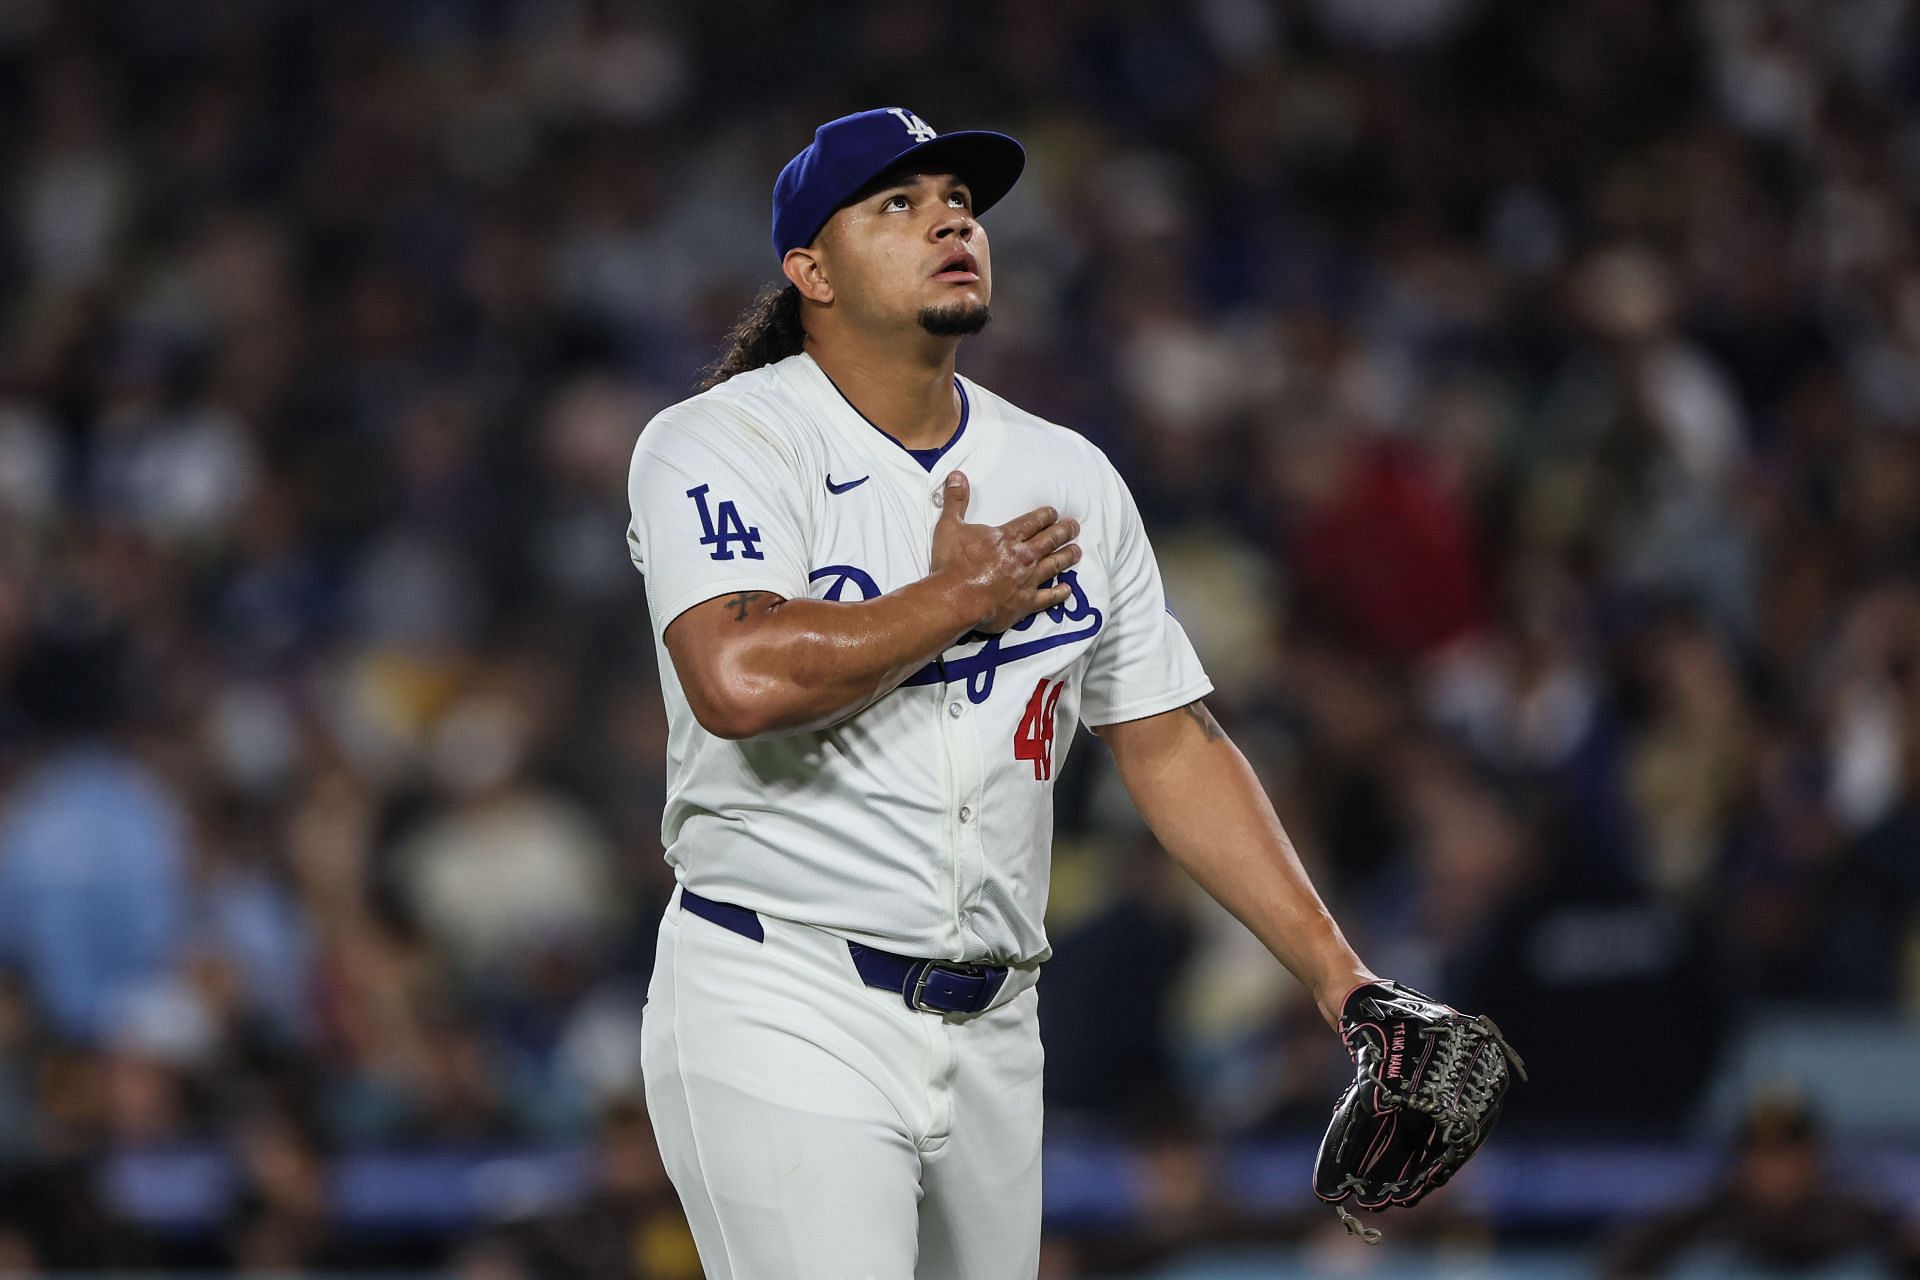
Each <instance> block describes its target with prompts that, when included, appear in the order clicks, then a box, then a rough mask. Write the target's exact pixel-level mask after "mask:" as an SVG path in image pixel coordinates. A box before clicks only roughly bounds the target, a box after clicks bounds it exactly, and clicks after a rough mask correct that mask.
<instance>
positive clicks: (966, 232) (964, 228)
mask: <svg viewBox="0 0 1920 1280" xmlns="http://www.w3.org/2000/svg"><path fill="white" fill-rule="evenodd" d="M979 229H980V224H979V223H977V222H975V221H974V220H973V215H972V214H970V213H968V212H966V211H965V210H964V209H955V210H953V212H952V215H951V216H950V217H945V218H941V219H940V220H939V221H937V222H935V223H934V224H933V238H934V239H935V240H936V241H938V240H945V239H946V238H948V237H949V236H958V237H959V238H960V239H961V240H971V239H973V233H974V232H975V231H977V230H979Z"/></svg>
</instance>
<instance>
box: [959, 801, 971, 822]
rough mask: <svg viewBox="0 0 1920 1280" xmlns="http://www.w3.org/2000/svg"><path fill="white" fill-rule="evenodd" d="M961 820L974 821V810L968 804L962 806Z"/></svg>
mask: <svg viewBox="0 0 1920 1280" xmlns="http://www.w3.org/2000/svg"><path fill="white" fill-rule="evenodd" d="M960 821H962V822H972V821H973V810H972V809H971V808H970V807H968V806H967V805H964V804H963V805H961V806H960Z"/></svg>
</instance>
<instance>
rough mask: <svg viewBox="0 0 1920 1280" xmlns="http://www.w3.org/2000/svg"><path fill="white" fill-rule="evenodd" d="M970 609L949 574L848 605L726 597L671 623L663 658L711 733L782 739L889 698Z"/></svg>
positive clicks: (975, 612) (972, 601)
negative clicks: (669, 662)
mask: <svg viewBox="0 0 1920 1280" xmlns="http://www.w3.org/2000/svg"><path fill="white" fill-rule="evenodd" d="M979 600H980V594H979V593H978V592H977V591H970V590H969V589H968V584H966V583H965V582H964V581H962V580H961V579H960V578H959V575H957V574H954V573H935V574H930V575H929V576H927V577H925V578H922V579H920V580H919V581H918V582H914V583H911V584H909V585H908V586H905V587H901V588H900V589H898V590H897V591H889V592H887V593H886V594H885V595H882V596H879V597H877V598H875V599H872V600H867V601H863V602H859V603H851V604H849V603H838V602H830V601H824V600H801V599H795V600H788V599H785V598H783V597H782V596H780V595H778V594H776V593H774V592H771V591H736V592H734V593H733V594H731V595H726V596H720V597H717V598H716V599H713V600H709V601H707V602H705V603H704V604H700V605H696V606H695V607H694V608H692V609H689V610H687V612H685V613H683V614H681V615H680V616H679V617H678V618H676V619H674V621H673V624H672V625H671V626H669V627H668V628H667V636H666V639H667V651H668V653H669V655H670V656H671V657H672V658H673V662H674V667H675V669H676V670H677V671H678V672H679V673H680V676H681V684H682V687H683V688H684V689H685V690H686V693H687V698H688V702H689V703H690V704H691V705H692V707H693V709H694V713H695V715H696V717H697V718H698V719H699V720H700V722H701V723H702V724H703V725H705V726H706V727H707V728H708V729H709V730H710V731H712V732H713V733H716V734H718V735H719V736H720V737H723V738H734V739H740V738H753V737H760V736H763V735H766V734H770V733H791V732H796V731H799V730H804V729H814V728H820V727H823V726H825V725H830V724H834V723H837V722H838V721H840V720H843V719H845V718H846V717H847V716H850V715H852V714H854V713H855V712H858V711H860V710H862V709H864V708H865V707H867V706H870V705H871V704H872V703H874V702H875V701H877V700H879V699H880V698H882V697H885V696H886V695H887V694H888V693H891V692H892V691H893V690H894V689H896V688H898V687H899V685H900V683H901V682H902V681H904V680H905V679H906V678H907V677H908V676H911V675H912V674H913V673H914V672H916V671H918V670H919V669H920V668H922V667H923V666H925V665H926V664H927V663H928V662H930V661H931V660H932V659H933V658H934V657H936V656H937V655H939V654H940V653H942V652H944V651H945V650H946V648H947V647H948V646H949V645H951V644H953V643H954V642H955V641H956V640H958V639H959V638H960V637H961V636H963V635H965V634H966V633H967V632H968V631H969V630H971V629H972V628H973V627H974V626H975V624H976V623H978V622H979V620H980V616H981V610H980V604H979ZM689 677H691V678H689Z"/></svg>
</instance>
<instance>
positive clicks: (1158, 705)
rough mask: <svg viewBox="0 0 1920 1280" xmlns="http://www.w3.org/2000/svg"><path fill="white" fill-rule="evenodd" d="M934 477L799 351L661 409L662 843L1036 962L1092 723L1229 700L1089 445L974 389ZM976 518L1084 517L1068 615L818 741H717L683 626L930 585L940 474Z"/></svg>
mask: <svg viewBox="0 0 1920 1280" xmlns="http://www.w3.org/2000/svg"><path fill="white" fill-rule="evenodd" d="M955 381H956V384H957V386H958V388H959V392H960V396H961V403H962V408H961V418H960V426H959V429H958V430H957V431H956V432H955V433H954V436H953V438H952V440H951V441H950V442H949V444H948V445H947V447H946V448H945V449H944V450H942V451H939V453H938V457H937V461H936V460H934V458H933V457H932V456H930V455H931V451H928V455H929V456H927V461H928V462H931V463H932V465H931V469H929V467H928V466H927V465H924V464H923V461H922V458H921V456H917V455H916V454H914V453H912V452H910V451H909V450H907V449H906V448H904V447H903V446H902V445H901V444H900V443H899V442H898V441H897V440H895V439H894V438H893V437H891V436H889V435H887V434H886V433H885V432H883V431H881V430H880V429H879V428H878V427H876V426H874V425H873V424H872V423H871V422H869V421H868V420H867V419H866V418H865V417H863V416H862V415H861V414H860V412H859V411H858V410H857V409H855V408H854V407H853V405H852V403H851V402H849V401H848V400H847V399H846V398H845V397H844V396H843V395H841V394H840V391H839V389H838V388H837V387H836V386H835V385H834V384H833V382H832V380H831V379H829V378H828V377H827V375H826V373H825V372H824V371H823V370H822V369H821V368H820V366H819V365H818V364H816V363H815V362H814V360H813V358H812V357H811V356H808V355H797V356H793V357H790V358H788V359H786V360H782V361H779V362H778V363H776V364H772V365H769V366H767V367H765V368H762V369H756V370H754V371H752V372H750V373H745V374H740V375H737V376H735V377H733V378H731V379H729V380H728V381H726V382H724V383H722V384H721V385H720V386H718V387H715V388H713V389H712V390H709V391H707V392H704V393H702V394H701V395H698V396H695V397H693V398H692V399H690V400H686V401H683V402H681V403H680V404H677V405H674V406H673V407H671V408H669V409H667V410H665V411H663V412H662V413H660V414H659V415H658V416H657V417H655V418H654V419H653V421H652V422H650V423H649V424H648V425H647V427H646V429H645V431H643V432H642V433H641V436H640V440H639V443H638V445H636V447H635V449H634V454H633V465H632V469H631V471H630V473H629V476H628V495H629V498H630V500H631V502H632V508H633V522H632V525H631V526H630V528H629V530H628V534H627V537H628V542H629V545H630V548H631V550H632V554H633V560H634V564H635V565H636V566H637V567H638V568H639V569H640V571H641V572H642V573H643V574H645V575H646V589H647V602H648V606H649V609H650V610H651V613H652V619H653V632H654V645H655V649H656V651H657V653H658V656H659V660H660V685H661V691H662V694H663V696H664V699H665V702H666V708H667V717H668V722H669V733H668V743H667V806H666V814H665V818H664V821H663V823H662V830H661V840H662V842H663V843H664V844H665V846H666V851H667V859H668V861H669V862H671V863H672V864H673V866H674V869H675V875H676V876H677V877H678V878H679V880H680V882H681V883H682V884H684V885H685V886H686V887H688V888H689V889H692V890H694V891H696V892H698V893H700V894H703V895H705V896H707V897H709V898H715V899H718V900H720V901H723V902H731V903H735V904H737V905H739V906H743V907H748V908H751V909H753V910H755V911H760V912H763V913H765V914H768V915H772V916H776V917H780V918H782V919H788V920H796V921H801V922H804V923H806V924H811V925H814V926H817V927H819V928H822V929H826V930H830V931H832V932H834V933H837V934H840V935H842V936H844V937H847V938H850V939H853V940H854V941H856V942H863V943H867V944H869V945H872V946H877V947H882V948H884V949H886V950H889V951H896V952H901V953H904V954H907V955H915V956H924V957H933V958H939V959H948V960H972V961H991V962H995V963H1020V962H1026V961H1030V960H1039V959H1044V958H1045V957H1046V955H1047V954H1048V949H1047V942H1046V935H1045V932H1044V930H1043V929H1042V923H1041V922H1042V917H1043V915H1044V913H1045V909H1046V900H1047V882H1048V869H1049V864H1050V860H1051V854H1052V843H1053V783H1054V779H1055V778H1056V777H1058V775H1059V770H1060V767H1061V765H1062V764H1063V763H1064V761H1065V758H1066V754H1067V747H1068V744H1069V743H1070V742H1071V741H1072V738H1073V728H1074V726H1075V724H1076V723H1079V722H1085V723H1087V724H1089V725H1103V724H1112V723H1115V722H1118V721H1122V720H1133V719H1138V718H1140V717H1142V716H1149V715H1154V714H1156V713H1158V712H1162V711H1167V710H1171V709H1172V708H1175V707H1179V706H1182V705H1184V704H1186V703H1188V702H1191V701H1193V700H1194V699H1196V698H1199V697H1202V696H1203V695H1205V694H1206V693H1207V692H1209V691H1210V690H1211V688H1212V685H1211V684H1210V683H1209V681H1208V680H1207V677H1206V674H1205V673H1204V672H1203V671H1202V670H1201V666H1200V661H1199V658H1198V657H1197V656H1196V655H1195V653H1194V650H1193V646H1192V644H1191V643H1190V642H1189V641H1188V640H1187V637H1186V633H1185V632H1184V631H1182V629H1181V627H1180V624H1179V623H1178V622H1177V621H1175V619H1174V618H1173V616H1172V615H1171V614H1170V613H1168V612H1167V608H1166V600H1165V596H1164V593H1163V590H1162V587H1161V581H1160V571H1159V567H1158V566H1157V564H1156V563H1155V561H1154V556H1153V550H1152V548H1151V547H1150V546H1149V545H1148V543H1147V537H1146V531H1145V530H1144V528H1143V527H1142V526H1141V522H1140V513H1139V510H1138V508H1137V507H1136V506H1135V504H1134V501H1133V496H1132V495H1131V494H1130V493H1129V492H1128V491H1127V487H1126V485H1125V483H1124V482H1122V481H1121V479H1120V477H1119V475H1118V474H1117V473H1116V472H1115V471H1114V469H1113V467H1112V464H1110V463H1109V462H1108V461H1107V458H1106V456H1105V455H1104V454H1102V453H1101V452H1100V450H1099V449H1097V448H1095V447H1094V446H1093V445H1092V444H1091V443H1089V442H1088V441H1087V440H1085V439H1084V438H1082V437H1081V436H1079V435H1077V434H1075V433H1074V432H1071V431H1068V430H1067V429H1066V428H1064V427H1059V426H1055V425H1054V424H1052V423H1050V422H1046V421H1044V420H1042V419H1040V418H1037V417H1035V416H1033V415H1032V414H1029V413H1026V412H1024V411H1022V410H1020V409H1018V408H1016V407H1014V406H1013V405H1011V404H1009V403H1007V402H1006V401H1005V400H1003V399H1001V398H1000V397H999V396H996V395H994V394H993V393H992V392H989V391H987V390H986V389H984V388H982V387H980V386H979V385H978V384H976V383H974V382H972V381H970V380H968V379H965V378H958V379H956V380H955ZM955 470H959V471H964V472H966V474H967V478H968V480H969V481H970V482H971V485H972V493H971V498H970V501H969V504H968V508H967V519H968V520H969V521H971V522H974V523H985V524H1000V523H1003V522H1005V521H1007V520H1010V519H1012V518H1013V517H1015V516H1017V515H1020V514H1022V513H1023V512H1026V511H1030V510H1032V509H1033V508H1035V507H1039V506H1049V505H1050V506H1053V507H1056V508H1057V509H1058V510H1059V511H1060V512H1061V513H1062V514H1063V515H1069V516H1073V517H1075V518H1077V519H1079V521H1080V522H1081V532H1080V538H1079V543H1080V546H1081V549H1082V551H1083V553H1084V555H1083V558H1082V559H1081V561H1080V563H1079V564H1078V565H1077V566H1075V567H1074V568H1073V569H1070V570H1068V571H1067V572H1065V573H1063V574H1062V575H1061V580H1062V581H1063V582H1065V583H1066V584H1067V585H1068V586H1069V587H1071V589H1072V592H1073V595H1072V598H1071V599H1070V600H1069V601H1068V602H1067V603H1066V604H1065V605H1063V606H1061V607H1059V608H1056V609H1050V610H1047V611H1045V612H1042V613H1039V614H1036V615H1034V616H1033V617H1030V618H1027V619H1025V620H1024V621H1022V622H1020V623H1019V624H1017V625H1016V626H1014V627H1013V628H1012V629H1011V630H1009V631H1007V632H1005V633H1004V634H1002V635H999V636H994V637H990V638H987V639H984V640H983V639H980V638H978V637H969V638H963V639H962V640H961V641H960V642H959V643H956V644H955V645H953V646H952V647H951V648H949V649H948V650H947V651H946V652H945V653H944V654H942V655H941V656H940V657H938V658H937V659H935V660H934V661H932V662H929V663H928V664H927V665H926V666H925V667H924V668H923V669H922V670H920V671H919V672H917V673H916V674H914V675H913V676H912V677H910V678H909V679H908V680H907V681H906V683H905V684H903V685H901V686H900V687H899V688H897V689H895V690H894V691H892V692H891V693H889V694H887V695H886V696H885V697H883V698H881V699H880V700H879V701H877V702H875V703H874V704H873V705H872V706H870V707H868V708H867V709H866V710H864V711H861V712H860V713H858V714H857V715H854V716H851V717H849V718H847V719H846V720H843V721H841V722H840V723H838V724H836V725H833V726H831V727H829V728H826V729H821V730H818V731H814V732H806V733H790V734H780V735H771V736H768V737H765V738H759V739H754V740H750V741H744V742H732V741H728V740H726V739H723V738H718V737H715V736H714V735H713V734H710V733H708V732H707V731H706V730H705V729H703V728H702V727H701V726H700V724H699V722H698V721H697V720H696V719H695V718H694V715H693V711H692V709H691V708H690V707H689V706H688V704H687V699H686V695H685V693H684V692H683V691H682V689H681V685H680V680H679V678H678V675H677V673H676V672H675V671H674V668H673V663H672V661H671V659H670V658H669V657H668V654H667V650H666V643H665V639H664V635H665V632H666V628H667V625H668V624H669V623H671V622H672V621H673V620H674V619H675V618H677V617H678V616H679V615H680V614H681V613H683V612H684V611H686V610H687V609H688V608H690V607H692V606H693V605H696V604H699V603H701V602H702V601H705V600H710V599H713V598H714V597H716V596H723V595H728V594H731V593H733V592H736V591H769V592H774V593H777V594H779V595H781V596H785V597H787V598H789V599H800V598H806V597H812V598H813V599H816V600H835V601H845V602H853V601H860V600H870V599H873V598H874V597H875V596H878V595H881V594H882V593H884V592H887V591H891V590H894V589H896V588H898V587H903V586H906V585H907V584H908V583H911V582H915V581H918V580H919V579H921V578H924V577H925V576H926V575H927V572H928V567H929V562H930V558H931V554H932V547H933V530H934V525H935V523H936V522H937V521H938V519H939V517H940V503H941V498H942V486H943V482H944V480H945V478H946V476H947V475H948V473H949V472H952V471H955Z"/></svg>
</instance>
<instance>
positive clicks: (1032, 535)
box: [932, 471, 1080, 635]
mask: <svg viewBox="0 0 1920 1280" xmlns="http://www.w3.org/2000/svg"><path fill="white" fill-rule="evenodd" d="M969 492H970V491H969V488H968V485H967V477H966V473H965V472H961V471H955V472H953V473H952V474H951V475H949V476H948V477H947V482H946V484H945V486H944V488H943V492H942V494H941V507H940V519H939V521H938V522H937V523H936V524H935V525H934V527H933V565H932V568H933V572H935V573H940V572H943V571H947V572H951V573H953V574H954V575H955V576H956V577H957V578H959V579H960V581H961V582H962V583H963V585H964V589H965V590H966V591H967V592H968V593H969V600H970V607H971V605H978V606H979V607H980V608H981V614H980V617H979V620H978V621H976V622H975V623H974V625H973V630H975V631H984V632H986V633H988V634H990V635H991V634H996V633H998V632H1001V631H1005V630H1006V629H1007V628H1008V627H1011V626H1012V625H1013V624H1014V623H1016V622H1018V621H1020V620H1021V619H1022V618H1024V617H1027V616H1028V615H1029V614H1034V613H1038V612H1040V610H1042V609H1051V608H1053V607H1054V606H1055V605H1061V604H1065V603H1066V602H1067V600H1068V599H1069V598H1071V596H1072V594H1073V592H1072V590H1071V589H1070V588H1068V587H1067V586H1065V585H1064V584H1061V583H1058V582H1055V581H1054V579H1056V578H1058V577H1059V576H1060V573H1061V571H1062V570H1064V569H1071V568H1072V567H1073V566H1074V565H1076V564H1078V563H1080V548H1079V546H1077V545H1076V544H1075V543H1074V539H1075V538H1078V537H1079V536H1080V522H1079V521H1078V520H1075V519H1073V518H1072V517H1071V516H1068V517H1064V518H1063V517H1062V516H1061V515H1060V513H1059V512H1058V511H1055V510H1054V509H1053V508H1052V507H1035V508H1034V509H1033V510H1032V511H1029V512H1027V513H1026V514H1025V515H1022V516H1015V517H1014V518H1013V519H1011V520H1009V521H1007V522H1006V523H1005V524H1001V525H988V524H968V523H967V521H966V515H967V499H968V497H969ZM1046 583H1052V585H1050V586H1048V585H1042V584H1046Z"/></svg>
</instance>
